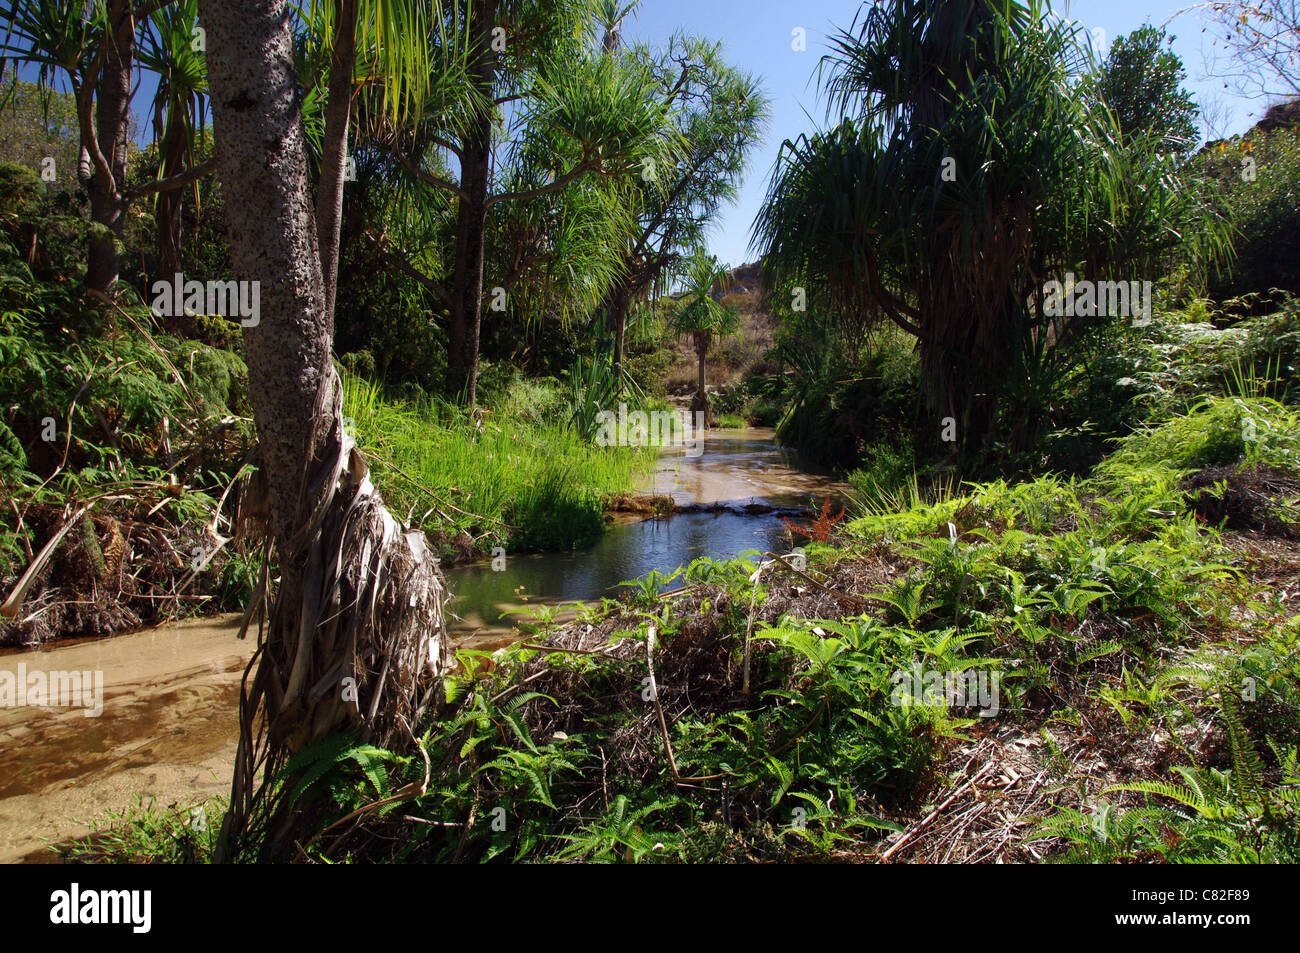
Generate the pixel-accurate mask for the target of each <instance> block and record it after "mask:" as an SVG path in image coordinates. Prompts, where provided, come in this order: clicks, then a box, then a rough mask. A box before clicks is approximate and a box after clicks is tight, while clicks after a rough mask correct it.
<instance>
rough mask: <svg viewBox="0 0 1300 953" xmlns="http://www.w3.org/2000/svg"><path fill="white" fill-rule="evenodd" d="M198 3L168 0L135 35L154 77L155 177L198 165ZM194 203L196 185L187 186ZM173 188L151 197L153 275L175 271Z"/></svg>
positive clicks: (201, 68) (201, 95)
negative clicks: (154, 250) (155, 267)
mask: <svg viewBox="0 0 1300 953" xmlns="http://www.w3.org/2000/svg"><path fill="white" fill-rule="evenodd" d="M198 16H199V3H198V0H172V2H171V3H169V4H168V5H167V6H164V7H162V8H161V9H159V10H156V11H154V13H153V14H152V16H151V17H150V18H149V21H148V22H147V24H146V29H145V31H144V33H143V35H142V37H141V43H140V51H139V62H140V65H141V66H142V67H143V68H144V69H147V70H149V71H151V72H153V73H155V74H156V75H157V77H158V86H157V87H156V89H155V91H154V99H153V112H154V116H153V126H154V143H155V144H156V146H157V149H158V178H159V179H169V178H171V177H173V176H176V175H179V174H181V173H182V172H184V171H186V169H190V168H193V167H194V166H196V165H198V162H197V156H196V154H195V153H196V151H197V149H198V148H199V147H200V146H201V144H202V141H203V135H204V129H203V126H204V117H205V113H206V104H205V101H206V94H207V89H208V73H207V64H206V54H205V52H204V49H203V44H199V43H196V42H195V37H196V35H197V34H196V33H195V30H196V28H197V27H198ZM193 185H194V188H195V193H194V198H195V202H196V203H197V201H198V191H197V188H198V183H197V182H195V183H193ZM181 198H182V193H181V191H180V190H179V189H166V190H160V191H159V192H158V193H157V196H156V197H155V199H154V221H155V223H156V224H157V231H158V237H157V241H158V273H159V274H160V275H162V276H163V277H165V278H168V279H170V278H171V276H172V275H173V274H174V273H175V272H178V271H180V256H181V207H182V202H181Z"/></svg>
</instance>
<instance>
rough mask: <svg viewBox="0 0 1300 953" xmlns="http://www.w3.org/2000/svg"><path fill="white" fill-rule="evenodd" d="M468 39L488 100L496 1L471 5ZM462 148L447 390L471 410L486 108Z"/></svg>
mask: <svg viewBox="0 0 1300 953" xmlns="http://www.w3.org/2000/svg"><path fill="white" fill-rule="evenodd" d="M471 15H472V18H473V19H472V20H471V35H472V36H473V37H474V40H473V42H474V43H475V59H474V62H473V64H472V65H471V67H470V79H471V81H472V82H473V83H474V85H475V87H476V89H477V91H478V93H479V94H480V95H481V96H482V97H483V98H484V100H485V101H487V102H491V100H492V86H493V83H494V81H495V72H496V53H495V52H494V51H493V50H492V27H493V26H494V24H495V22H496V0H482V2H477V0H476V2H475V3H474V4H473V11H472V14H471ZM469 125H470V128H469V130H468V131H467V133H466V135H465V140H464V142H463V143H462V146H461V170H460V187H461V189H462V190H463V191H464V193H465V195H466V196H467V198H462V199H461V200H460V202H459V205H458V208H457V212H456V265H455V268H454V270H453V274H452V290H451V299H452V300H451V321H450V324H449V334H448V354H447V389H448V391H449V392H450V393H452V394H462V393H463V394H464V395H465V400H466V403H467V404H469V406H470V408H471V409H472V408H473V407H474V403H475V400H476V398H477V392H478V387H477V378H478V346H479V329H480V327H481V324H482V320H483V257H484V243H485V241H486V236H487V209H488V184H489V183H488V175H489V172H490V170H491V163H492V112H491V109H490V107H485V108H483V109H481V110H479V111H478V112H477V114H476V115H474V116H473V117H472V118H471V119H470V121H469Z"/></svg>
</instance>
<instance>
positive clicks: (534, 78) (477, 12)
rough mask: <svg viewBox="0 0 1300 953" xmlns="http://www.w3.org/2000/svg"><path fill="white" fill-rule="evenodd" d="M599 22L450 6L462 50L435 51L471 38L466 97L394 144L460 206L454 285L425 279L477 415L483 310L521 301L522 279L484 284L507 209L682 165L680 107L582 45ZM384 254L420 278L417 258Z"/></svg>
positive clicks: (513, 274)
mask: <svg viewBox="0 0 1300 953" xmlns="http://www.w3.org/2000/svg"><path fill="white" fill-rule="evenodd" d="M466 7H468V9H466ZM591 13H592V10H591V4H590V2H589V0H521V2H517V3H515V2H512V3H505V2H501V0H483V2H477V0H476V2H473V3H470V2H469V0H458V2H457V3H454V4H448V13H447V21H448V22H447V24H446V26H445V31H446V33H447V35H448V36H449V37H453V38H454V42H449V43H448V42H444V43H440V44H439V45H437V46H436V48H435V51H436V53H437V54H438V55H439V57H445V56H447V55H452V56H456V57H458V58H464V56H465V54H464V50H463V48H462V47H461V45H460V37H461V35H462V33H461V31H465V32H464V35H465V36H466V40H465V45H466V46H467V47H468V51H469V52H468V66H467V67H466V68H465V70H464V76H465V81H464V83H463V86H462V88H461V90H460V91H459V95H456V96H452V97H447V96H446V95H445V93H446V91H441V92H442V93H443V94H444V95H440V96H439V97H435V98H431V99H430V102H429V103H428V108H427V112H426V115H425V116H424V117H423V119H422V121H421V122H420V123H419V125H418V128H417V129H416V131H415V132H414V133H413V134H412V135H410V136H393V137H392V139H391V141H390V143H389V146H390V149H391V152H392V154H393V158H394V160H395V161H396V162H397V164H398V165H399V166H400V167H401V168H402V169H403V170H404V171H405V172H406V173H407V175H409V176H410V177H411V178H413V179H415V180H417V181H419V182H420V183H423V184H424V185H427V186H430V187H431V188H432V189H436V190H440V191H442V192H443V193H445V194H446V195H450V196H454V197H455V213H454V214H455V226H454V235H455V238H454V247H453V248H451V249H449V250H448V252H447V253H445V254H444V255H443V256H442V257H444V258H445V259H446V260H449V261H450V262H451V267H450V268H449V271H450V274H449V275H448V276H447V283H446V284H444V283H443V282H441V281H438V280H436V279H435V278H434V277H433V276H432V275H428V274H425V275H423V276H422V277H420V279H419V280H421V284H422V285H424V287H425V288H426V289H427V290H429V291H430V292H431V293H433V294H434V296H435V297H436V298H437V299H438V300H439V301H441V302H442V303H443V305H444V306H445V307H446V309H447V312H448V320H447V331H448V334H447V337H448V360H447V390H448V391H449V392H450V393H451V394H453V395H459V396H463V397H464V399H465V401H466V402H467V403H468V404H469V405H470V406H471V407H472V406H473V405H474V402H475V399H476V394H477V380H476V379H477V372H478V355H479V339H480V335H481V330H482V318H483V306H484V301H485V299H487V298H489V297H491V296H494V295H499V292H496V291H494V289H502V290H504V291H506V292H507V293H513V292H511V290H510V285H511V283H512V282H517V281H518V280H519V276H520V275H521V274H522V272H521V271H520V270H518V269H516V268H511V269H510V270H509V272H508V273H505V274H495V275H493V274H485V269H486V268H487V267H488V265H489V264H490V262H489V259H488V242H487V239H488V233H489V228H488V226H489V222H490V221H491V220H492V216H494V215H497V214H499V210H497V207H498V206H500V205H501V204H503V203H530V202H534V201H536V200H539V199H546V198H547V197H549V196H554V195H556V194H557V193H560V192H563V191H564V190H566V189H568V188H569V187H570V186H572V185H574V184H575V183H578V182H579V181H580V180H582V179H584V178H588V177H591V176H598V177H603V178H610V177H623V178H625V177H626V176H627V175H628V174H629V173H630V172H631V170H634V169H640V168H642V160H643V159H644V158H649V159H652V160H653V161H655V163H656V165H658V166H660V167H665V166H666V165H668V164H670V163H671V161H672V160H673V158H674V157H675V155H676V146H677V143H676V139H675V137H674V136H673V135H671V131H668V132H667V133H666V130H667V127H668V120H669V108H668V107H667V106H666V105H665V104H663V103H660V102H657V101H654V100H653V99H651V98H649V97H647V96H645V95H644V85H645V82H646V77H645V75H644V73H643V72H641V71H639V70H635V69H630V68H628V67H627V66H626V65H625V64H623V63H622V62H620V61H619V59H618V58H616V57H614V56H610V55H607V54H599V53H593V52H592V51H591V50H590V49H588V48H586V47H584V46H582V45H580V44H579V43H578V42H576V40H575V37H581V36H584V35H585V36H590V34H591V32H592V29H593V22H594V21H593V20H592V17H591ZM503 42H504V44H505V45H504V47H502V43H503ZM507 107H511V108H507ZM443 152H446V153H447V154H449V155H450V156H452V157H454V159H455V162H456V164H457V165H458V167H459V169H458V175H457V176H456V177H455V179H454V180H453V179H452V178H449V177H448V176H446V175H444V174H443V170H442V167H441V165H442V164H441V162H440V157H441V153H443ZM501 153H507V154H506V155H501ZM530 179H531V181H530ZM610 194H611V193H608V192H606V193H605V197H606V198H608V197H609V196H610ZM385 251H386V253H387V254H388V255H389V256H391V257H394V258H400V257H404V258H406V259H407V261H406V263H405V266H400V267H402V270H403V271H406V272H407V273H408V274H411V275H413V276H418V275H420V268H419V267H418V262H417V261H415V260H412V258H413V256H412V255H403V254H402V251H403V250H402V249H398V248H394V247H388V248H386V249H385ZM414 257H418V255H417V256H414ZM406 266H409V267H406ZM594 290H595V291H596V292H597V293H598V294H599V293H603V291H604V288H603V287H600V288H595V289H594ZM485 291H486V293H485Z"/></svg>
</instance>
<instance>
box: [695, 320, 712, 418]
mask: <svg viewBox="0 0 1300 953" xmlns="http://www.w3.org/2000/svg"><path fill="white" fill-rule="evenodd" d="M709 339H710V335H709V334H708V333H703V334H702V333H701V332H699V331H696V332H695V356H696V358H697V359H698V360H699V368H698V373H697V375H696V384H695V396H694V397H693V398H692V399H691V412H692V413H699V412H702V413H703V414H704V426H706V427H712V426H714V424H715V421H714V419H713V404H712V403H711V402H710V401H709V390H708V388H707V387H706V386H705V383H704V363H705V360H706V359H707V358H708V356H709Z"/></svg>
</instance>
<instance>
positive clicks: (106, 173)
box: [78, 0, 135, 292]
mask: <svg viewBox="0 0 1300 953" xmlns="http://www.w3.org/2000/svg"><path fill="white" fill-rule="evenodd" d="M107 19H108V28H107V30H106V31H105V36H104V48H103V51H102V53H101V58H100V67H99V74H98V77H90V83H89V84H88V88H86V89H83V90H81V91H80V94H81V96H83V97H84V102H83V103H81V104H79V109H78V111H79V113H80V115H79V117H78V118H79V124H80V126H81V142H82V148H83V149H84V150H85V151H86V153H87V155H88V156H89V157H90V158H91V159H92V160H93V163H94V164H93V170H94V171H93V175H92V177H91V179H90V217H91V220H92V221H93V222H94V223H95V224H96V225H97V226H99V227H98V228H97V229H95V230H94V231H92V233H91V236H90V240H89V242H88V245H87V249H86V287H87V288H89V289H91V290H94V291H102V292H107V291H108V289H109V287H110V286H111V285H112V284H113V282H115V281H116V280H117V275H118V268H119V263H118V255H117V243H118V241H119V240H120V239H121V237H122V232H123V229H125V227H126V208H127V204H128V203H127V199H126V194H125V193H126V162H127V138H128V136H127V132H128V128H129V127H128V123H129V120H130V110H131V69H132V64H133V62H134V59H135V11H134V9H133V7H132V5H131V0H112V2H110V3H109V4H108V9H107ZM92 92H93V94H94V98H95V114H94V120H93V122H92V121H91V114H90V97H91V95H92Z"/></svg>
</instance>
